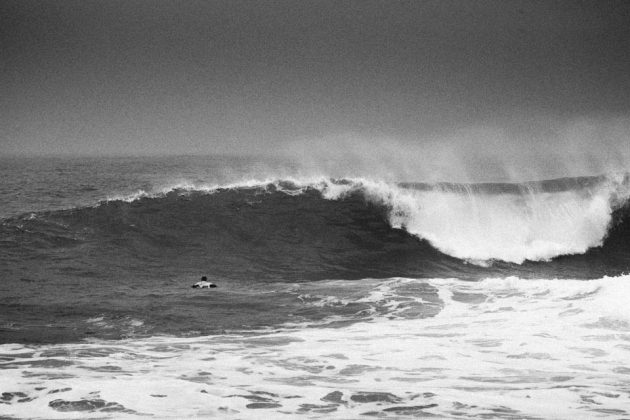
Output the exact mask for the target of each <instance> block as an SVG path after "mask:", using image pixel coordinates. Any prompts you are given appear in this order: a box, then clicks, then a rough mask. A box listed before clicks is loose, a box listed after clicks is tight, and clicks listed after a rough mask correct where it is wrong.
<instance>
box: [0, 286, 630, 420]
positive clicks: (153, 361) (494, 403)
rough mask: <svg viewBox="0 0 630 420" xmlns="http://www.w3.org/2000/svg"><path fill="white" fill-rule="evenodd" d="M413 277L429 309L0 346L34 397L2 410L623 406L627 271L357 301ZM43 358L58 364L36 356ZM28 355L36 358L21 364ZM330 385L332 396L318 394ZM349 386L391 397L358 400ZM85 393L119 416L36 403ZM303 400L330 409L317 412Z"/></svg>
mask: <svg viewBox="0 0 630 420" xmlns="http://www.w3.org/2000/svg"><path fill="white" fill-rule="evenodd" d="M417 282H420V283H428V286H432V287H435V288H437V290H438V292H439V295H440V296H441V297H442V299H443V301H444V308H443V310H442V311H441V312H440V313H439V314H438V315H437V316H435V317H433V318H422V319H404V320H403V319H396V320H388V319H385V318H379V319H377V320H375V321H372V322H363V323H357V324H353V325H349V326H346V327H343V328H321V327H320V328H305V329H299V330H291V331H279V332H272V333H268V334H248V335H223V336H211V337H197V338H169V337H155V338H151V339H145V340H124V341H116V342H107V341H100V342H93V343H83V344H71V345H49V346H21V345H15V344H6V345H2V346H0V352H1V353H2V354H3V357H4V358H5V359H4V360H7V359H9V358H11V355H15V357H16V359H15V360H14V361H13V362H16V361H17V362H19V364H17V365H15V366H14V367H9V368H8V367H7V366H6V365H7V363H9V364H10V363H12V362H11V361H9V362H3V363H4V366H3V369H2V375H1V376H0V388H1V389H2V391H3V392H24V393H25V394H27V395H28V396H29V397H35V398H34V399H33V400H30V401H25V402H20V403H17V402H16V401H13V402H12V403H11V404H6V405H3V406H2V412H3V414H4V415H6V416H15V417H20V418H22V417H29V418H33V417H43V418H95V417H98V418H103V417H108V416H109V417H111V418H121V417H134V418H135V417H144V415H146V414H149V415H154V416H156V417H158V418H168V417H176V418H182V417H204V416H217V417H221V418H261V417H269V418H271V417H272V418H296V417H300V416H307V417H309V418H312V417H317V418H357V417H360V416H361V414H362V413H366V412H379V411H380V412H381V414H383V415H385V414H387V415H389V416H394V417H397V413H396V412H393V411H390V412H383V411H381V410H383V409H386V408H393V407H400V406H423V405H424V406H429V407H428V408H426V409H424V411H425V412H427V413H430V414H433V415H436V416H438V417H441V418H442V417H444V418H471V417H501V415H502V413H503V414H505V413H509V414H510V416H511V417H513V418H521V417H522V418H530V417H539V418H572V419H590V418H594V417H598V418H600V417H602V418H606V417H611V418H620V417H627V416H628V410H629V409H628V407H629V402H630V401H629V398H628V395H627V392H625V391H624V390H627V389H628V388H629V387H630V369H628V367H627V361H628V357H630V344H628V343H629V340H630V323H629V322H628V321H629V320H630V313H629V310H628V309H627V306H624V305H622V304H621V303H622V302H623V301H624V300H627V298H628V297H630V276H621V277H616V278H603V279H599V280H591V281H581V280H524V279H519V278H516V277H510V278H495V279H486V280H484V281H480V282H462V281H459V280H455V279H434V280H412V279H392V280H389V281H386V282H385V283H384V285H383V286H382V287H379V291H378V292H377V293H375V294H374V295H373V296H370V297H368V298H367V299H368V300H370V301H373V300H379V299H383V298H386V297H389V296H391V295H392V293H393V291H395V290H396V287H397V285H398V286H404V285H406V284H414V283H417ZM31 354H32V357H29V355H31ZM51 359H54V360H62V361H65V362H68V363H65V364H63V365H59V364H58V363H57V364H56V365H55V364H51V365H50V366H46V365H45V362H44V361H46V360H51ZM29 361H36V362H39V363H35V364H33V365H31V366H29V365H28V363H26V364H24V363H22V362H29ZM41 363H44V364H41ZM41 387H45V388H44V389H36V388H41ZM66 388H71V389H70V390H64V389H66ZM53 390H62V391H58V392H54V393H51V391H53ZM334 391H338V392H340V393H342V399H343V401H345V402H344V403H341V404H336V403H331V402H330V401H322V398H323V397H324V396H326V395H327V394H329V393H331V392H334ZM362 392H383V393H391V394H394V395H395V396H396V397H398V398H399V400H398V401H397V402H376V401H375V402H365V399H363V400H361V397H360V395H361V393H362ZM352 396H355V397H354V399H353V398H351V397H352ZM357 396H358V397H357ZM96 398H98V399H102V400H104V401H109V402H116V403H118V404H120V405H122V406H124V407H125V408H126V409H129V410H133V413H131V412H129V413H125V412H116V411H115V412H111V413H108V412H102V411H98V410H97V411H93V412H85V411H82V412H72V411H71V412H58V411H55V410H53V409H52V408H51V407H50V406H49V403H50V402H51V401H53V400H56V399H63V400H66V401H78V400H81V399H96ZM256 403H266V404H271V405H269V406H267V408H255V407H256ZM250 404H255V405H254V406H251V405H250ZM434 404H436V405H434ZM248 405H250V407H249V408H248V407H247V406H248ZM315 406H319V407H327V409H329V410H332V411H330V412H324V413H322V412H320V413H317V412H316V411H314V410H316V408H314V407H315ZM258 407H260V405H258ZM601 409H605V410H604V411H602V410H601ZM506 410H508V411H506ZM510 410H511V411H510ZM597 410H600V411H597ZM399 415H400V413H398V416H399ZM506 415H507V414H506Z"/></svg>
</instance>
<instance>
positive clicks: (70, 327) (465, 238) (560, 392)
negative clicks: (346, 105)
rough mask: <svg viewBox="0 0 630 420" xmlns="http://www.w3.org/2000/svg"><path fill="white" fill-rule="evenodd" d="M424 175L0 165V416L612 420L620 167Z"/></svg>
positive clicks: (625, 397) (625, 401)
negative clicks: (433, 179)
mask: <svg viewBox="0 0 630 420" xmlns="http://www.w3.org/2000/svg"><path fill="white" fill-rule="evenodd" d="M348 172H349V170H348ZM422 181H423V180H416V179H390V178H385V177H382V178H379V177H378V176H376V175H374V174H366V173H356V174H353V173H343V174H330V173H329V174H326V173H323V174H322V173H317V172H315V171H313V170H309V171H305V170H303V169H300V168H299V167H298V166H296V165H293V164H291V163H290V162H285V161H282V160H280V159H263V158H249V157H247V158H244V157H238V158H237V157H229V156H196V157H195V156H180V157H152V158H148V157H146V158H138V157H135V158H134V157H125V158H122V157H119V158H115V157H109V158H95V157H92V158H62V157H13V158H7V157H4V158H0V203H1V204H0V393H1V397H0V417H1V418H42V419H44V418H45V419H54V418H64V419H66V418H81V419H83V418H99V419H102V418H139V417H154V418H185V417H201V418H205V417H218V418H234V419H246V418H253V419H259V418H325V419H328V418H339V419H350V418H371V417H377V418H405V417H433V418H449V419H451V418H452V419H470V418H480V419H593V418H611V419H623V418H625V419H628V418H630V306H629V305H628V299H630V201H629V197H630V175H629V174H628V173H614V174H601V175H598V176H583V177H573V178H562V179H553V180H531V181H528V182H504V183H452V182H448V181H451V180H449V179H445V180H444V181H445V182H442V183H425V182H422ZM201 276H207V278H208V280H209V281H211V282H213V283H214V284H216V285H217V287H216V288H213V289H193V288H192V287H191V286H192V285H193V284H194V283H195V282H197V281H198V280H199V279H200V278H201Z"/></svg>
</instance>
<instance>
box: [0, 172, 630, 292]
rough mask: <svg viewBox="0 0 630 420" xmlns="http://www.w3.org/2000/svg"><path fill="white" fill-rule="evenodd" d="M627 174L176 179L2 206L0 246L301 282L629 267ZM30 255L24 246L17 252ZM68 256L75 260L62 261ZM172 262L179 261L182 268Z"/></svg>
mask: <svg viewBox="0 0 630 420" xmlns="http://www.w3.org/2000/svg"><path fill="white" fill-rule="evenodd" d="M627 186H628V179H627V176H626V178H625V179H619V180H613V179H611V178H605V177H600V178H572V179H563V180H555V181H546V182H539V183H527V184H473V185H464V184H397V185H393V184H388V183H384V182H374V181H368V180H364V179H340V180H329V179H319V180H308V181H303V180H302V181H298V180H284V181H272V182H268V181H265V182H249V183H242V184H235V185H230V186H227V187H208V188H201V187H196V188H192V187H187V188H181V187H179V188H178V187H175V188H172V189H169V190H167V191H165V192H163V193H159V194H154V195H149V194H138V195H136V196H132V197H128V198H126V199H121V198H119V199H112V200H109V201H103V202H101V203H99V204H98V205H96V206H93V207H82V208H74V209H69V210H60V211H51V212H39V213H33V214H29V215H23V216H20V217H15V218H11V219H7V220H5V221H4V223H3V226H2V229H3V231H4V232H3V233H4V235H3V236H4V237H5V240H4V241H3V244H2V245H1V246H2V248H4V250H5V251H6V252H8V253H9V254H11V253H13V254H14V256H15V258H16V259H17V258H23V259H25V260H31V259H33V258H38V259H43V260H46V261H49V262H53V263H54V264H53V266H52V269H53V270H57V272H59V271H61V272H63V271H64V270H74V271H76V270H77V269H78V268H77V266H76V264H75V263H76V261H80V262H81V264H80V266H81V267H82V268H81V269H83V270H87V271H90V270H92V269H93V268H94V267H102V266H103V265H105V266H112V264H115V267H116V268H117V269H118V270H121V271H125V273H126V274H130V273H131V274H138V275H141V276H147V275H148V276H151V275H153V274H155V275H163V273H164V272H167V273H168V272H169V271H172V272H174V273H175V272H182V270H183V271H184V272H199V271H202V272H203V271H206V270H207V269H208V268H210V267H211V271H212V273H214V275H215V276H220V277H227V278H236V279H253V278H255V279H257V280H263V281H264V280H273V281H283V280H287V281H305V280H315V279H330V278H345V279H349V278H365V277H380V278H383V277H391V276H416V277H417V276H423V277H445V276H447V277H459V278H476V277H481V276H487V275H498V274H506V273H508V274H510V275H513V274H518V275H520V276H524V277H530V276H541V275H544V276H555V277H573V278H598V277H601V276H603V275H618V274H621V273H623V272H624V271H626V272H627V271H628V270H630V252H629V251H628V246H627V245H628V243H629V242H630V234H629V233H628V229H629V228H628V225H629V223H630V222H629V220H630V219H629V214H630V212H629V204H628V192H627V191H628V188H627ZM25 250H26V251H28V255H27V256H24V251H25ZM69 259H72V263H73V264H74V265H72V267H69V266H65V265H64V263H65V262H67V261H69ZM178 270H179V271H178Z"/></svg>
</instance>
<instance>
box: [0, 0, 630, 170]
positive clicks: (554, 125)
mask: <svg viewBox="0 0 630 420" xmlns="http://www.w3.org/2000/svg"><path fill="white" fill-rule="evenodd" d="M0 36H1V39H0V41H1V44H0V45H1V54H2V56H1V61H0V65H1V75H0V77H1V78H0V119H1V120H0V122H1V127H0V129H1V131H0V135H1V140H0V141H1V144H0V153H39V154H41V153H44V154H46V153H60V154H68V153H79V154H156V153H158V154H159V153H191V154H199V153H216V152H221V153H225V152H228V153H271V154H279V153H285V152H287V151H288V152H290V153H295V154H297V155H300V154H301V155H303V156H306V155H308V156H309V157H321V158H322V159H325V158H326V157H327V156H328V155H329V154H331V153H332V151H335V150H337V151H338V153H340V154H341V155H342V156H345V155H347V156H349V155H362V156H363V157H365V158H366V160H367V161H372V162H374V160H375V159H380V158H381V157H382V158H383V159H382V160H383V161H385V162H386V163H387V164H391V163H392V162H395V161H396V160H397V159H399V158H400V159H403V157H404V158H406V159H407V160H410V156H412V157H414V159H415V158H417V159H420V160H422V159H421V158H420V157H419V155H425V156H430V160H431V162H432V163H433V165H437V166H439V165H447V163H446V162H448V161H449V160H451V159H452V156H453V155H452V154H453V153H459V155H462V156H463V157H462V156H458V157H457V159H459V160H462V159H463V160H467V158H466V156H473V155H474V156H475V159H468V160H467V163H466V164H467V165H468V166H469V167H471V168H472V170H473V171H475V170H477V169H475V167H479V168H481V169H479V170H483V168H484V166H486V165H487V163H488V162H490V161H492V160H493V159H495V160H496V159H499V160H503V161H507V162H512V163H514V162H515V161H526V162H527V165H529V166H532V165H533V166H534V167H536V165H542V166H545V167H548V166H549V165H550V162H549V160H550V159H551V158H550V157H549V156H556V155H560V154H566V153H571V154H573V155H574V156H575V159H576V160H579V161H580V163H579V166H584V165H591V166H592V168H590V169H591V170H593V171H597V170H599V169H600V166H601V165H611V166H617V167H618V166H619V165H621V166H623V165H626V163H627V158H628V155H630V138H629V137H628V133H630V122H629V121H630V2H627V1H603V0H593V1H586V2H583V1H509V0H507V1H504V0H497V1H468V0H461V1H445V0H438V1H420V0H418V1H366V0H361V1H295V0H290V1H256V2H254V1H235V0H228V1H199V2H196V1H190V0H187V1H167V0H159V1H158V0H156V1H138V0H125V1H112V0H108V1H89V0H88V1H86V0H80V1H37V2H33V1H22V0H20V1H7V0H4V1H2V2H0ZM367 150H372V151H373V153H369V152H368V151H367ZM462 151H463V153H462ZM344 154H345V155H344ZM398 154H400V156H398ZM554 159H555V158H554ZM551 160H553V159H551ZM541 161H543V162H544V163H542V164H541V163H540V162H541ZM536 162H539V163H536ZM407 163H409V162H407ZM527 165H525V166H527ZM563 165H564V166H567V165H570V164H567V163H566V162H565V163H563ZM437 166H436V167H437ZM626 168H627V166H626ZM569 172H570V171H569Z"/></svg>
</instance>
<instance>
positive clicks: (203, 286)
mask: <svg viewBox="0 0 630 420" xmlns="http://www.w3.org/2000/svg"><path fill="white" fill-rule="evenodd" d="M212 287H217V285H216V284H214V283H210V282H209V281H208V277H206V276H203V277H202V278H201V281H198V282H197V283H195V284H193V285H192V288H193V289H210V288H212Z"/></svg>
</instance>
